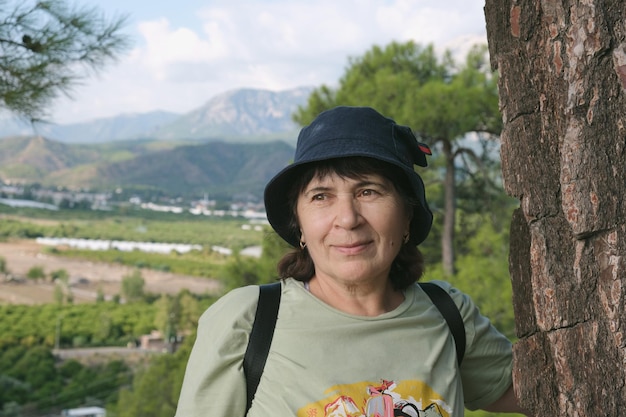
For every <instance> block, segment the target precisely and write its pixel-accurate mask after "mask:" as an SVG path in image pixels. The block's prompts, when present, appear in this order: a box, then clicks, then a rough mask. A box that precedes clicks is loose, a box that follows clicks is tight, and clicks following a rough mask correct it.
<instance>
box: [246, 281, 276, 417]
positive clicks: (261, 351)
mask: <svg viewBox="0 0 626 417" xmlns="http://www.w3.org/2000/svg"><path fill="white" fill-rule="evenodd" d="M280 292H281V285H280V282H275V283H272V284H265V285H260V286H259V304H258V305H257V308H256V313H255V316H254V322H253V324H252V331H251V332H250V339H249V341H248V347H247V348H246V353H245V355H244V357H243V371H244V374H245V376H246V392H247V404H246V413H247V412H248V410H249V409H250V406H251V405H252V399H253V398H254V394H255V393H256V389H257V386H258V385H259V381H260V380H261V374H263V368H264V367H265V361H266V360H267V355H268V353H269V351H270V345H271V344H272V337H274V328H275V327H276V319H277V318H278V307H279V306H280Z"/></svg>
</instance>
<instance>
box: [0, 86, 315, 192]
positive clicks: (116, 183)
mask: <svg viewBox="0 0 626 417" xmlns="http://www.w3.org/2000/svg"><path fill="white" fill-rule="evenodd" d="M309 92H310V89H309V88H299V89H294V90H289V91H283V92H271V91H266V90H252V89H241V90H236V91H230V92H227V93H224V94H221V95H218V96H216V97H214V98H212V99H211V100H209V101H208V102H207V103H206V104H205V105H204V106H202V107H200V108H198V109H196V110H194V111H192V112H190V113H187V114H184V115H175V114H172V113H166V112H152V113H146V114H136V115H120V116H118V117H114V118H108V119H100V120H94V121H92V122H88V123H80V124H72V125H39V126H36V127H35V129H36V130H34V131H33V129H32V128H31V127H30V126H27V128H28V129H26V130H24V129H25V127H24V126H22V127H21V128H20V127H19V125H16V124H15V122H7V121H6V120H4V121H2V120H0V180H1V181H3V182H5V183H11V184H15V183H21V184H32V183H38V184H41V185H43V186H48V187H64V188H70V189H92V190H113V189H118V188H124V189H127V190H128V189H132V190H143V191H144V192H145V191H148V192H154V193H157V194H165V195H170V196H175V195H176V196H187V197H189V196H193V195H195V196H197V195H202V194H203V193H207V192H208V193H211V195H212V196H214V197H217V196H221V197H222V198H228V197H232V196H234V195H238V194H239V195H241V194H244V195H248V196H251V197H254V198H255V199H260V198H261V195H262V190H263V187H264V185H265V183H266V182H267V181H268V180H269V179H270V178H271V177H272V176H273V175H274V174H275V173H276V172H278V171H279V170H280V169H281V168H282V167H284V166H286V165H287V164H288V163H289V162H290V161H291V160H292V158H293V152H294V144H295V139H296V137H297V131H298V129H299V128H298V126H297V125H296V124H295V123H294V122H293V121H292V120H291V115H292V113H293V112H294V111H295V110H296V109H297V106H299V105H304V104H306V100H307V97H308V94H309ZM16 129H17V131H16Z"/></svg>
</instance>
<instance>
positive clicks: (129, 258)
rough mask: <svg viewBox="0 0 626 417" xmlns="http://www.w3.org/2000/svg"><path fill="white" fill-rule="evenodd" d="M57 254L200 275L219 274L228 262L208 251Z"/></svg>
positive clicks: (63, 251)
mask: <svg viewBox="0 0 626 417" xmlns="http://www.w3.org/2000/svg"><path fill="white" fill-rule="evenodd" d="M54 254H55V255H56V256H65V257H69V258H80V259H88V260H91V261H93V262H104V263H118V264H122V265H128V266H131V267H135V268H149V269H155V270H158V271H166V272H172V273H174V274H182V275H192V276H197V277H216V276H217V275H218V271H219V269H220V267H221V265H223V264H224V263H225V262H226V257H225V256H224V255H221V254H219V253H214V252H211V251H208V250H203V251H191V252H188V253H184V254H180V253H177V252H172V253H169V254H162V253H146V252H140V251H132V252H122V251H119V250H108V251H92V250H81V249H55V250H54Z"/></svg>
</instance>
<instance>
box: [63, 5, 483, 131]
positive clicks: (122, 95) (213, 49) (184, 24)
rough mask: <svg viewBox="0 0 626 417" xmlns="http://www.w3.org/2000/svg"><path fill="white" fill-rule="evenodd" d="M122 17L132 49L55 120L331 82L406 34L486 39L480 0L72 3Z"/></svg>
mask: <svg viewBox="0 0 626 417" xmlns="http://www.w3.org/2000/svg"><path fill="white" fill-rule="evenodd" d="M76 3H77V4H79V5H85V6H95V7H97V8H98V9H99V10H101V11H102V12H103V13H104V14H105V15H107V16H109V17H112V16H118V15H128V25H127V27H126V32H127V33H128V34H130V35H131V36H132V38H133V42H134V43H133V47H132V49H131V50H130V51H129V52H128V53H127V54H125V55H124V56H122V57H121V58H120V60H119V61H118V62H117V63H115V64H112V65H109V66H108V67H106V68H104V70H102V71H101V72H100V73H99V74H98V75H97V76H92V77H90V78H89V79H87V80H86V81H85V82H84V83H83V84H82V85H80V86H78V87H76V88H75V89H74V92H73V94H72V99H68V98H60V99H59V100H57V101H56V102H55V103H54V106H53V107H52V108H51V116H52V117H51V119H52V121H54V122H57V123H74V122H83V121H89V120H93V119H96V118H101V117H111V116H116V115H119V114H122V113H143V112H148V111H152V110H167V111H172V112H177V113H185V112H189V111H191V110H194V109H196V108H197V107H200V106H202V105H203V104H204V103H206V102H207V101H208V100H210V99H211V98H212V97H213V96H215V95H217V94H220V93H223V92H225V91H228V90H232V89H237V88H244V87H250V88H263V89H269V90H275V91H279V90H284V89H289V88H295V87H299V86H305V85H306V86H319V85H321V84H327V85H330V86H333V85H335V84H336V83H337V81H338V79H339V77H340V76H341V75H342V74H343V72H344V70H345V68H346V65H347V63H348V58H349V57H354V56H361V55H362V54H363V53H365V52H366V51H367V50H369V49H370V48H371V46H372V45H374V44H377V45H380V46H385V45H387V44H388V43H389V42H391V41H394V40H395V41H399V42H405V41H408V40H414V41H416V42H418V43H421V44H427V43H433V44H434V45H435V46H436V47H437V48H438V49H444V48H451V49H455V50H456V49H458V50H460V51H466V50H467V48H468V47H469V46H471V44H474V43H478V42H481V43H486V34H485V33H486V32H485V22H484V14H483V7H484V0H482V1H478V0H439V1H433V0H315V1H313V0H309V1H307V0H204V1H200V0H169V1H157V0H152V1H148V0H126V1H122V0H76Z"/></svg>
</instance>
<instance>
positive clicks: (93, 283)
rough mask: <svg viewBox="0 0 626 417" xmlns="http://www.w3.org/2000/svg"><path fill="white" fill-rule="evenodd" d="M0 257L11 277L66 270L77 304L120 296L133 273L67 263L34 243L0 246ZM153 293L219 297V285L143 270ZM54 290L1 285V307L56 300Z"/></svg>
mask: <svg viewBox="0 0 626 417" xmlns="http://www.w3.org/2000/svg"><path fill="white" fill-rule="evenodd" d="M0 257H3V258H4V259H5V260H6V267H7V270H8V272H9V273H11V274H12V275H14V276H21V277H25V276H26V274H27V272H28V270H29V269H30V268H32V267H33V266H41V267H42V268H43V270H44V271H45V273H46V274H50V273H51V272H52V271H56V270H59V269H65V270H66V271H67V272H68V274H69V276H70V283H71V284H72V294H73V296H74V301H75V302H88V301H93V300H95V299H96V294H97V292H98V291H99V290H100V291H102V292H103V293H104V294H105V295H106V296H109V297H110V296H112V295H114V294H119V293H120V286H121V285H120V284H121V281H122V277H124V276H126V275H129V274H131V273H132V272H133V270H134V268H132V267H127V266H122V265H116V264H106V263H96V262H91V261H83V260H74V259H67V258H65V257H56V256H52V255H49V254H46V253H44V252H43V246H40V245H38V244H37V243H36V242H35V241H34V240H19V241H9V242H0ZM141 276H142V277H143V278H144V280H145V282H146V285H145V291H146V292H151V293H158V294H160V293H167V294H176V293H178V292H179V291H180V290H181V289H184V288H187V289H188V290H189V291H191V292H192V293H196V294H203V293H216V292H217V291H219V283H218V282H217V281H216V280H213V279H205V278H198V277H192V276H186V275H177V274H172V273H168V272H160V271H152V270H148V269H142V270H141ZM53 289H54V286H53V284H51V283H44V282H41V283H37V284H35V283H21V284H20V283H7V282H0V303H2V302H10V303H20V304H38V303H47V302H52V301H53V300H54V297H53V293H54V291H53Z"/></svg>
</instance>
